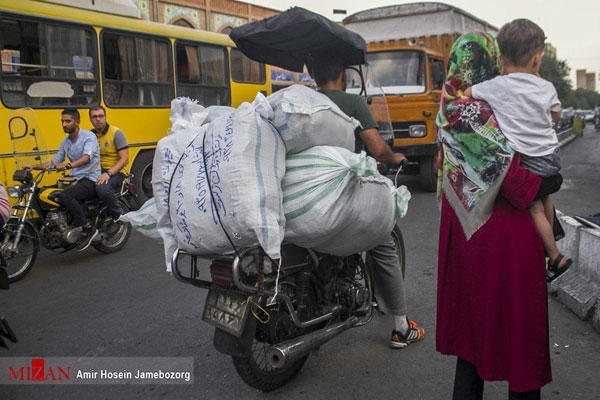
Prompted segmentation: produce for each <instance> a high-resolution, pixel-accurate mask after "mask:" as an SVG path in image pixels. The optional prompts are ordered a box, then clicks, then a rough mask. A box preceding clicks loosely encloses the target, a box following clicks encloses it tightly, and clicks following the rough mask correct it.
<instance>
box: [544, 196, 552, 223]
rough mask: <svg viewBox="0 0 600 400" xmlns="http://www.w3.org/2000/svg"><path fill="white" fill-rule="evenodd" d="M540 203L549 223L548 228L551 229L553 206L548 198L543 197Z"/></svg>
mask: <svg viewBox="0 0 600 400" xmlns="http://www.w3.org/2000/svg"><path fill="white" fill-rule="evenodd" d="M542 202H543V203H544V213H545V214H546V218H547V219H548V222H549V223H550V228H552V227H553V226H554V204H552V199H551V198H550V196H546V197H544V198H543V199H542Z"/></svg>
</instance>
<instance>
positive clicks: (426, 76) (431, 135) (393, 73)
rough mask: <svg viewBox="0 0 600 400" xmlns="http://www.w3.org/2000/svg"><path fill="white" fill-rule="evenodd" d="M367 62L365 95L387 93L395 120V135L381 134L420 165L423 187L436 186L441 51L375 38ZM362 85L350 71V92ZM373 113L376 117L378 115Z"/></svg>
mask: <svg viewBox="0 0 600 400" xmlns="http://www.w3.org/2000/svg"><path fill="white" fill-rule="evenodd" d="M367 65H368V67H367V69H366V76H365V81H366V82H365V84H366V88H367V95H368V96H369V95H371V94H375V92H378V93H383V94H384V95H385V98H386V102H387V108H388V112H389V119H390V120H391V131H392V132H391V133H392V135H387V134H386V133H387V132H385V131H382V132H381V133H382V137H383V138H384V140H386V139H391V140H389V141H388V143H389V144H390V145H391V146H392V148H393V150H394V151H396V152H400V153H402V154H404V155H405V156H406V157H407V158H408V160H409V162H411V163H413V164H418V171H419V175H420V180H421V184H422V186H423V187H424V188H425V189H426V190H431V191H432V190H435V188H436V185H437V178H436V171H435V169H434V166H435V161H436V160H435V156H436V154H437V135H436V129H435V118H436V115H437V112H438V109H439V104H440V99H441V94H442V86H443V84H444V71H445V59H444V56H443V54H441V53H439V52H436V51H434V50H431V49H428V48H426V47H424V46H418V45H413V46H410V45H406V44H401V43H398V44H396V45H394V44H392V43H390V41H386V42H385V43H381V44H380V43H377V42H374V43H370V44H369V45H368V46H367ZM358 88H360V82H358V81H357V80H356V79H355V78H354V77H353V75H352V74H350V76H349V78H348V90H353V89H354V90H356V89H358ZM373 114H374V116H375V118H376V119H378V118H377V117H378V113H377V112H373ZM378 122H380V121H378ZM381 126H385V124H382V123H380V130H381Z"/></svg>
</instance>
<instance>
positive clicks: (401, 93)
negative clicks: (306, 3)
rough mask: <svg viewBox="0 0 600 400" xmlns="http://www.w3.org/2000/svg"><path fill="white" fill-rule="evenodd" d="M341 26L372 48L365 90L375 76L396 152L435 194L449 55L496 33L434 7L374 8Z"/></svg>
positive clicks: (448, 9)
mask: <svg viewBox="0 0 600 400" xmlns="http://www.w3.org/2000/svg"><path fill="white" fill-rule="evenodd" d="M342 22H343V24H344V26H345V27H346V28H348V29H349V30H351V31H353V32H356V33H358V34H360V35H361V36H362V37H363V38H364V39H365V40H366V41H367V43H368V44H367V64H368V65H367V68H368V69H367V85H368V84H369V78H368V75H369V74H371V77H372V80H373V81H377V84H378V85H379V86H380V87H381V88H382V90H380V91H383V92H384V93H385V98H386V100H387V105H388V108H389V118H390V119H391V130H392V131H393V143H392V145H393V148H394V150H395V151H397V152H401V153H403V154H404V155H405V156H406V157H407V158H408V160H409V162H411V164H413V165H414V164H416V165H418V171H419V175H420V178H421V183H422V186H423V187H424V189H426V190H430V191H434V190H435V189H436V186H437V177H436V172H437V171H436V170H435V168H434V166H435V163H436V160H435V157H436V154H437V137H436V129H435V118H436V115H437V112H438V109H439V106H440V100H441V96H442V85H443V82H444V71H446V67H447V64H448V55H449V53H450V49H451V47H452V44H453V43H454V41H455V40H456V39H457V38H458V37H460V35H462V34H464V33H467V32H471V31H481V32H491V33H496V32H497V31H498V29H497V28H496V27H494V26H492V25H490V24H489V23H487V22H486V21H484V20H481V19H479V18H477V17H475V16H474V15H472V14H470V13H468V12H466V11H464V10H461V9H460V8H457V7H454V6H451V5H449V4H444V3H430V2H427V3H424V2H423V3H420V2H417V3H408V4H397V5H392V6H384V7H378V8H372V9H369V10H365V11H360V12H358V13H356V14H353V15H350V16H348V17H346V18H344V20H343V21H342ZM373 85H375V84H373ZM367 94H369V92H368V89H367ZM374 114H375V113H374ZM380 133H381V130H380ZM384 139H385V137H384Z"/></svg>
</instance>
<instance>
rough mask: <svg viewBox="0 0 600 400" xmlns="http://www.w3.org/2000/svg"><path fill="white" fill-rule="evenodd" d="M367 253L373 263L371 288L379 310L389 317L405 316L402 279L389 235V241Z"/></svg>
mask: <svg viewBox="0 0 600 400" xmlns="http://www.w3.org/2000/svg"><path fill="white" fill-rule="evenodd" d="M369 253H370V254H371V257H372V258H373V261H374V263H375V266H374V268H373V283H374V285H373V286H374V288H375V296H376V297H377V304H378V305H379V309H380V310H381V311H383V312H384V313H386V314H390V315H406V303H405V300H404V278H403V277H402V269H401V266H400V260H399V259H398V254H397V253H396V243H395V242H394V239H393V238H392V236H391V235H390V236H389V240H386V241H385V242H383V243H381V244H380V245H378V246H377V247H375V248H373V249H371V250H369Z"/></svg>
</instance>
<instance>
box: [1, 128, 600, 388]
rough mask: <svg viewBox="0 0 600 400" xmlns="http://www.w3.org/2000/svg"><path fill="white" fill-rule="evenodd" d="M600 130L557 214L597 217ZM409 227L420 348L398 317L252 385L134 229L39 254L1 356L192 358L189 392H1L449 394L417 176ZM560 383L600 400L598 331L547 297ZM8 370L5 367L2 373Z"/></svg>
mask: <svg viewBox="0 0 600 400" xmlns="http://www.w3.org/2000/svg"><path fill="white" fill-rule="evenodd" d="M599 154H600V132H596V131H593V130H592V129H590V128H587V129H586V131H585V135H584V136H583V137H581V138H577V139H576V140H575V141H573V142H571V143H570V144H568V145H567V146H566V147H565V148H563V151H562V156H563V162H564V166H563V175H564V177H565V184H564V187H563V190H562V191H561V192H560V193H559V194H557V195H556V196H555V204H556V206H557V208H558V209H559V210H561V211H563V212H564V213H566V214H569V215H578V214H583V215H585V214H591V213H596V212H600V191H599V190H598V187H600V177H599V176H598V174H597V171H598V170H600V169H599V167H600V165H599V164H600V156H598V155H599ZM401 181H402V182H401V183H404V184H406V185H407V186H408V187H409V189H410V190H411V192H412V194H413V199H412V200H411V203H410V206H409V212H408V216H407V217H406V218H405V219H404V220H403V221H402V222H403V223H402V230H403V234H404V239H405V242H406V249H407V277H406V289H407V301H408V308H409V317H410V318H411V319H414V320H415V321H417V322H418V323H419V324H420V325H422V326H424V327H425V329H426V330H427V335H426V337H425V339H424V341H422V342H420V343H416V344H413V345H410V346H409V347H408V348H406V349H403V350H391V349H389V348H388V347H387V344H388V340H389V337H390V331H391V326H392V322H391V319H390V318H389V317H385V316H377V317H376V318H375V319H374V320H373V321H372V322H371V323H370V324H369V325H367V326H364V327H361V328H356V329H352V330H350V331H347V332H345V333H343V334H342V335H340V336H339V337H338V338H336V339H334V340H333V341H331V342H329V343H327V344H326V345H324V346H323V347H322V348H321V349H320V350H319V351H318V352H316V353H314V354H312V355H311V356H310V357H309V360H308V362H307V363H306V365H305V366H304V368H303V370H302V371H301V372H300V374H299V375H298V376H297V378H296V379H295V380H293V381H292V382H291V383H289V384H288V385H287V386H285V387H283V388H281V389H278V390H277V391H275V392H271V393H261V392H259V391H256V390H253V389H251V388H250V387H248V386H246V385H245V384H244V383H243V382H242V381H241V379H240V378H238V376H237V375H236V373H235V371H234V369H233V365H232V362H231V360H230V359H229V358H228V357H226V356H224V355H222V354H220V353H218V352H217V351H216V350H214V348H213V345H212V329H211V328H210V327H209V326H208V325H206V324H205V323H204V322H202V320H201V318H200V315H201V312H202V310H203V304H204V296H205V292H204V291H203V290H201V289H196V288H193V287H191V286H188V285H185V284H183V283H180V282H178V281H176V280H175V279H174V278H173V277H172V276H170V275H169V274H168V273H166V272H165V268H164V266H163V264H162V259H163V255H162V247H161V245H159V244H157V243H155V242H153V241H151V240H150V239H147V238H145V237H142V236H141V235H140V234H138V233H134V234H133V235H132V237H131V239H130V241H129V243H128V244H127V246H126V247H125V249H124V250H123V251H121V252H120V253H118V254H112V255H102V254H99V253H98V252H96V251H95V250H94V249H88V250H86V251H84V252H82V253H74V252H69V253H65V254H55V253H51V252H49V251H43V252H42V254H41V256H40V257H39V258H38V261H37V264H36V266H35V267H34V269H33V270H32V271H31V273H30V274H29V275H28V276H27V277H26V278H25V279H24V280H23V281H21V282H18V283H16V284H14V285H13V286H12V287H11V289H10V290H9V291H3V292H2V293H0V310H1V312H2V313H3V314H4V315H5V316H6V317H7V318H8V320H9V321H10V322H11V325H13V328H14V329H15V331H16V333H17V335H18V336H19V339H20V340H19V342H18V343H17V344H12V345H11V346H10V349H9V350H8V351H6V350H4V349H0V356H1V357H38V356H39V357H183V356H193V357H194V367H195V374H194V384H193V385H179V386H177V385H127V386H126V385H69V386H60V385H55V386H46V385H45V386H34V385H23V386H1V385H0V398H1V399H3V400H4V399H6V400H12V399H27V400H30V399H42V398H43V399H82V398H85V399H237V398H243V399H286V400H293V399H330V400H332V399H449V398H450V397H451V391H452V382H453V372H454V363H455V359H453V358H451V357H446V356H442V355H440V354H438V353H437V352H436V351H435V312H436V309H435V299H436V277H437V236H438V235H437V229H438V213H437V206H436V201H435V195H434V194H432V193H425V192H423V191H422V190H421V189H420V187H419V184H418V180H417V179H416V177H402V178H401ZM548 304H549V310H550V342H551V345H552V349H551V356H552V367H553V377H554V380H553V382H552V383H551V384H549V385H547V386H546V387H544V388H543V390H542V395H543V398H544V399H551V400H559V399H569V400H590V399H598V398H600V382H599V381H598V379H597V377H598V371H600V335H599V334H598V333H597V332H596V331H594V330H593V329H592V327H591V325H590V324H589V323H588V322H583V321H580V320H579V319H578V318H577V317H575V316H574V315H573V314H572V313H571V312H569V311H568V310H566V309H565V308H564V307H563V306H562V305H561V304H560V303H558V302H557V301H556V300H555V299H554V298H552V297H549V299H548ZM0 373H4V371H0ZM506 393H507V385H506V383H504V382H495V383H486V386H485V399H489V400H497V399H505V398H506V397H507V395H506Z"/></svg>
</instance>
